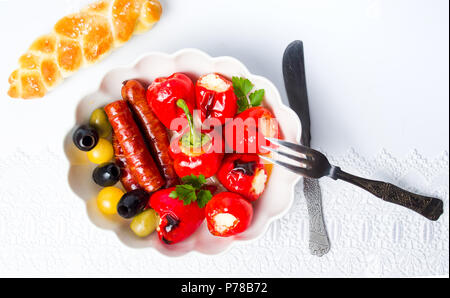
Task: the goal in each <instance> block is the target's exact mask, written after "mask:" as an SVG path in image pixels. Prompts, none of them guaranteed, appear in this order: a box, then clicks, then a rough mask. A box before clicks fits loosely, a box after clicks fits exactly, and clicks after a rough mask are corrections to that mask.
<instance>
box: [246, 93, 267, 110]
mask: <svg viewBox="0 0 450 298" xmlns="http://www.w3.org/2000/svg"><path fill="white" fill-rule="evenodd" d="M264 93H265V91H264V89H260V90H256V91H255V92H253V93H252V94H250V96H249V97H250V104H251V105H252V107H257V106H260V105H261V103H262V101H263V99H264Z"/></svg>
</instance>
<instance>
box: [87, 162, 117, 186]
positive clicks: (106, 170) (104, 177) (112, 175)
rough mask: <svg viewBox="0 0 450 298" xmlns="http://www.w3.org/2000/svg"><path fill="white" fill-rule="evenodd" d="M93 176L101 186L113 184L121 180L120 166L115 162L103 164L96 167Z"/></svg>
mask: <svg viewBox="0 0 450 298" xmlns="http://www.w3.org/2000/svg"><path fill="white" fill-rule="evenodd" d="M92 178H93V179H94V182H95V183H97V184H98V185H100V186H103V187H106V186H113V185H114V184H116V183H117V182H119V179H120V168H119V166H117V165H116V164H115V163H113V162H110V163H104V164H101V165H99V166H98V167H96V168H95V170H94V173H92Z"/></svg>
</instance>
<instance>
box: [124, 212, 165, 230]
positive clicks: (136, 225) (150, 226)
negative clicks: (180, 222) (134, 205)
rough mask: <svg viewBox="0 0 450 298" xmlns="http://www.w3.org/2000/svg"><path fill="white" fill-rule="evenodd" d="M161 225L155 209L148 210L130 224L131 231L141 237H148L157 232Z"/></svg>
mask: <svg viewBox="0 0 450 298" xmlns="http://www.w3.org/2000/svg"><path fill="white" fill-rule="evenodd" d="M158 224H159V216H158V214H157V213H156V211H155V210H153V209H148V210H145V211H144V212H142V213H141V214H139V215H137V216H136V217H135V218H133V221H132V222H131V224H130V228H131V230H132V231H133V232H134V233H135V234H136V236H139V237H147V236H148V235H150V234H151V233H153V232H154V231H155V230H156V227H157V226H158Z"/></svg>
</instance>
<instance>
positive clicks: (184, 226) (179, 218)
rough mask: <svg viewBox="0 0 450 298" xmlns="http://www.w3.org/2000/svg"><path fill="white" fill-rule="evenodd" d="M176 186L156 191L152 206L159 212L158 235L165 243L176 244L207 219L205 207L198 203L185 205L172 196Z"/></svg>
mask: <svg viewBox="0 0 450 298" xmlns="http://www.w3.org/2000/svg"><path fill="white" fill-rule="evenodd" d="M173 191H175V187H172V188H167V189H163V190H160V191H157V192H155V193H154V194H153V195H152V196H151V197H150V202H149V203H150V206H151V208H153V209H155V211H156V212H157V213H158V214H159V217H160V223H159V226H158V228H157V232H158V236H159V239H160V240H161V241H163V242H164V243H165V244H175V243H177V242H180V241H183V240H184V239H186V238H187V237H189V236H190V235H192V234H193V233H194V232H195V231H196V230H197V228H198V227H199V226H200V225H201V224H202V222H203V220H204V219H205V209H204V208H200V207H199V205H198V204H197V203H192V204H189V205H185V204H184V202H183V201H182V200H178V199H174V198H172V197H170V194H171V193H172V192H173Z"/></svg>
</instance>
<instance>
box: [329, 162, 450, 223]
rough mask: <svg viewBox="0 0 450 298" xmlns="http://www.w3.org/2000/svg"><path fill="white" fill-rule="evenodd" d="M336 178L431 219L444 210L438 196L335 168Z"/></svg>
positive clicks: (438, 215) (434, 218)
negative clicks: (423, 194)
mask: <svg viewBox="0 0 450 298" xmlns="http://www.w3.org/2000/svg"><path fill="white" fill-rule="evenodd" d="M333 176H334V178H336V179H340V180H344V181H346V182H349V183H351V184H354V185H356V186H359V187H361V188H362V189H365V190H367V191H368V192H370V193H372V194H374V195H375V196H377V197H378V198H380V199H382V200H384V201H386V202H390V203H394V204H397V205H400V206H403V207H406V208H408V209H411V210H413V211H415V212H417V213H419V214H420V215H423V216H425V217H426V218H428V219H429V220H433V221H436V220H438V218H439V217H440V216H441V215H442V213H443V212H444V210H443V205H444V204H443V202H442V201H441V200H439V199H436V198H431V197H426V196H421V195H418V194H414V193H411V192H408V191H406V190H404V189H401V188H400V187H397V186H395V185H393V184H390V183H386V182H381V181H375V180H368V179H364V178H361V177H358V176H354V175H352V174H349V173H346V172H344V171H342V170H341V169H340V168H335V173H334V175H333Z"/></svg>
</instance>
